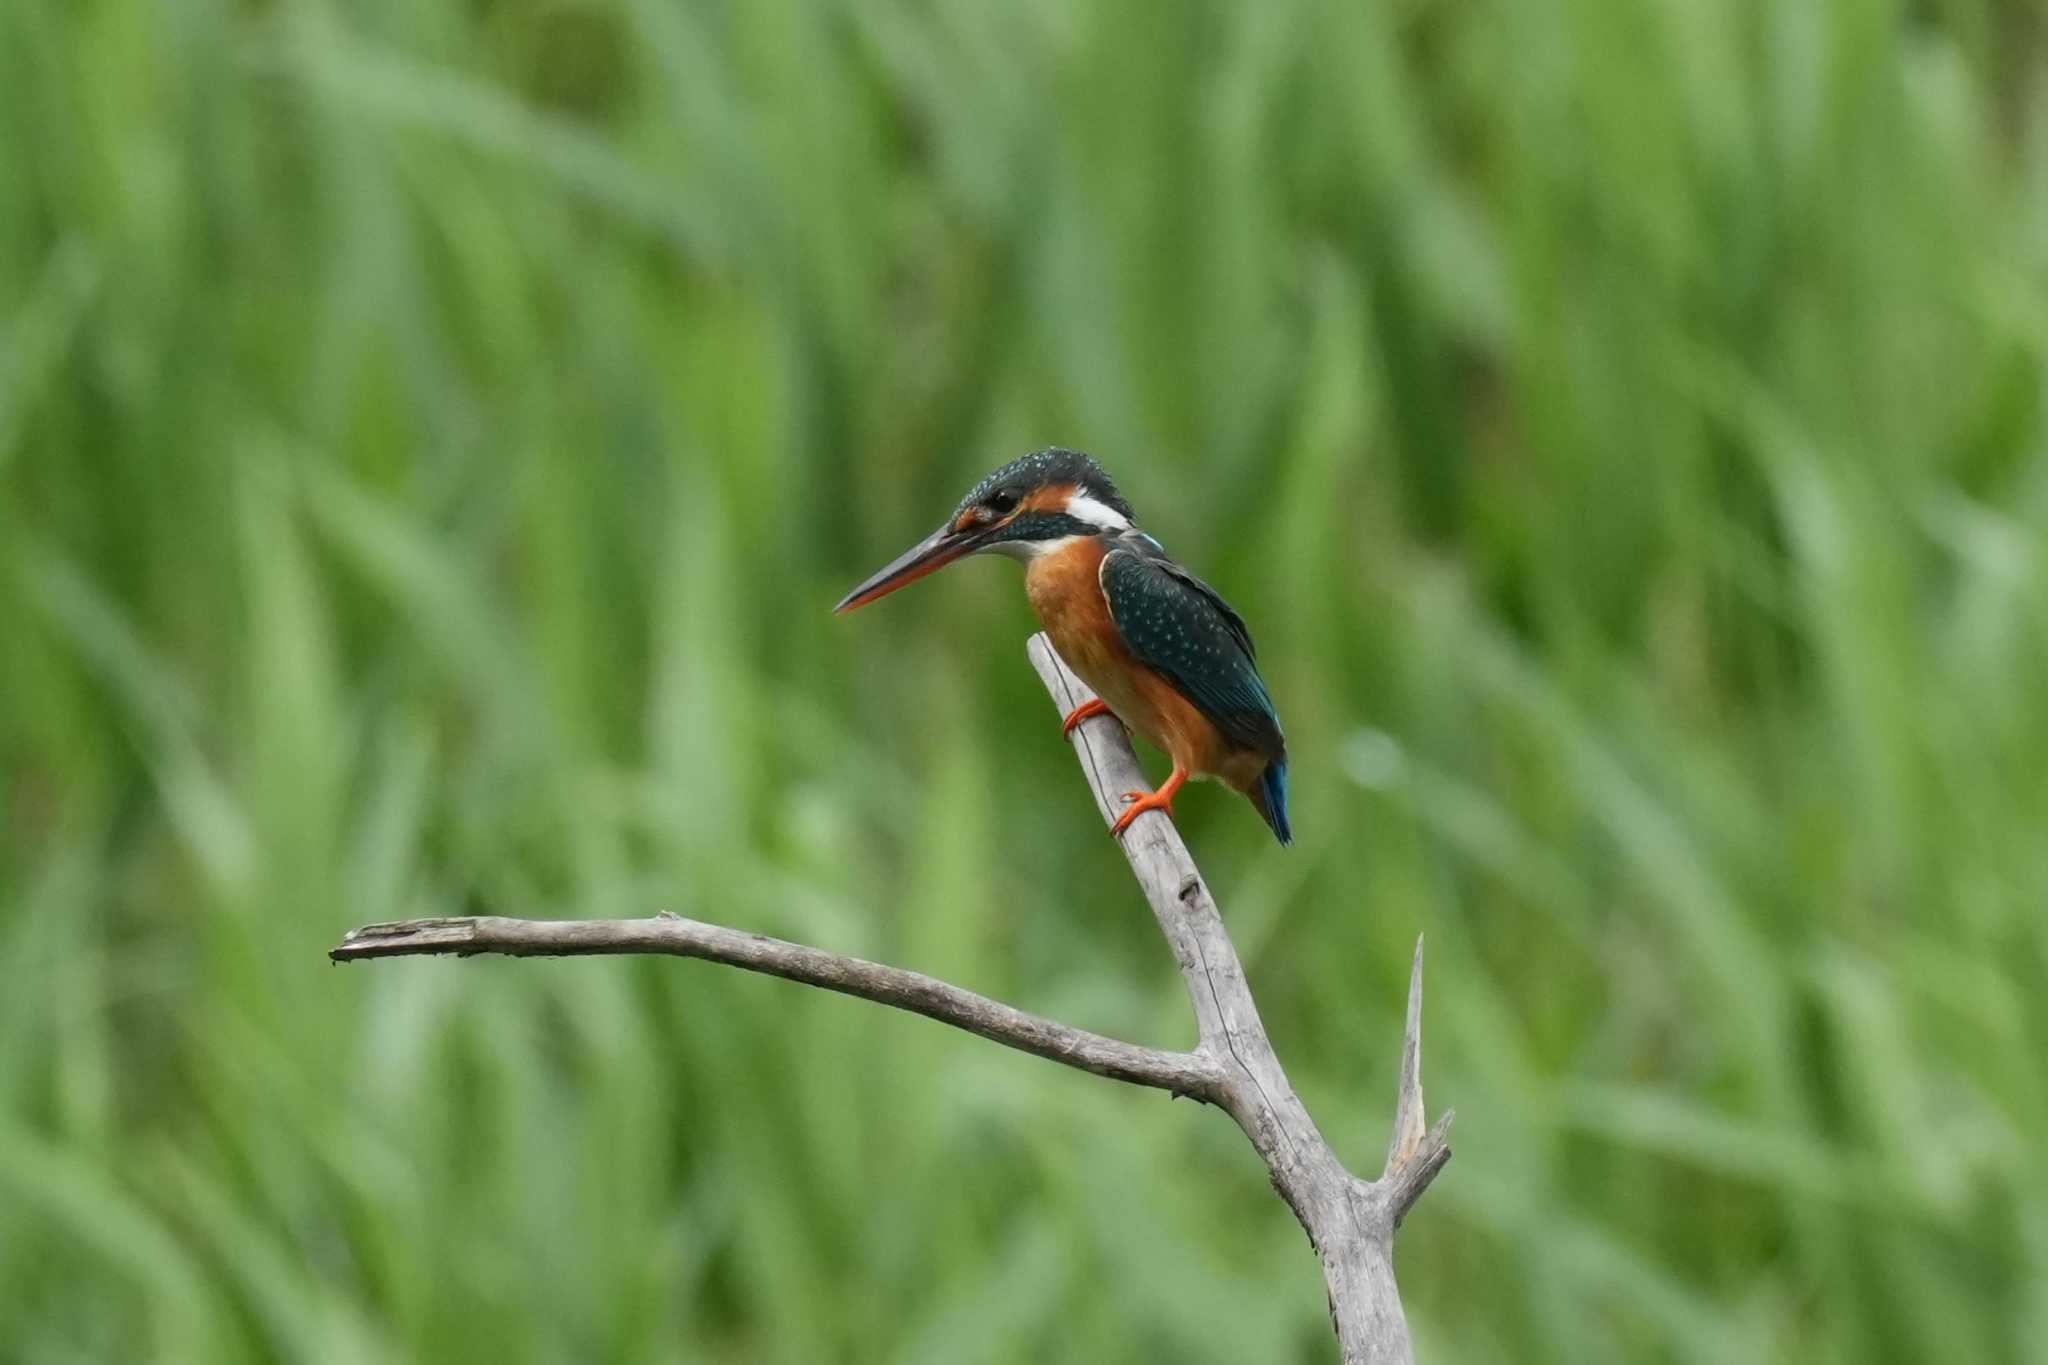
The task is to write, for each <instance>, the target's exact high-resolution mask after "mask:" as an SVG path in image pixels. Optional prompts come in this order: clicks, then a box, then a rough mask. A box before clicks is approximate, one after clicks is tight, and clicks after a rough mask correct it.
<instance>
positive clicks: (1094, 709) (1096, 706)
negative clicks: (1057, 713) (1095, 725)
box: [1060, 697, 1112, 739]
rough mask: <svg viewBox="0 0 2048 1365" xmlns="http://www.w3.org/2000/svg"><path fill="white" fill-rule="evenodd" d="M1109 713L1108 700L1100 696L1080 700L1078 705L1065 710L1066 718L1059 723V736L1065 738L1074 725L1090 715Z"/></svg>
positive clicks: (1072, 731) (1070, 732) (1072, 730)
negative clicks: (1067, 710)
mask: <svg viewBox="0 0 2048 1365" xmlns="http://www.w3.org/2000/svg"><path fill="white" fill-rule="evenodd" d="M1110 714H1112V712H1111V711H1110V709H1109V703H1108V702H1106V701H1104V700H1103V699H1102V698H1100V697H1090V698H1089V699H1088V700H1087V701H1084V702H1082V703H1081V704H1080V705H1079V706H1077V707H1075V708H1074V709H1073V710H1071V711H1069V712H1067V718H1066V720H1064V721H1063V722H1061V724H1060V738H1061V739H1065V738H1066V737H1067V736H1068V735H1071V734H1073V733H1074V727H1075V726H1076V725H1079V724H1080V723H1081V722H1082V721H1084V720H1086V719H1088V718H1089V717H1090V716H1107V715H1110Z"/></svg>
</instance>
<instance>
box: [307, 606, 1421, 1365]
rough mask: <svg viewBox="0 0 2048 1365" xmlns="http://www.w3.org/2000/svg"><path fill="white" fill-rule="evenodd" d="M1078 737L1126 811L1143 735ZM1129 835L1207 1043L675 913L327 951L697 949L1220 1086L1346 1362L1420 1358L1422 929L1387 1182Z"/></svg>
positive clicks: (480, 929) (1070, 704)
mask: <svg viewBox="0 0 2048 1365" xmlns="http://www.w3.org/2000/svg"><path fill="white" fill-rule="evenodd" d="M1030 655H1031V662H1032V666H1033V667H1034V668H1036V669H1037V670H1038V674H1039V677H1040V678H1042V679H1043V680H1044V681H1045V685H1046V689H1047V691H1049V692H1050V693H1051V694H1052V698H1053V701H1054V703H1055V704H1056V705H1057V706H1058V707H1059V709H1060V712H1061V714H1062V715H1064V714H1066V713H1068V712H1070V711H1072V710H1073V709H1074V708H1075V707H1077V706H1079V705H1081V703H1083V702H1085V701H1087V700H1089V699H1090V698H1091V697H1093V696H1094V693H1093V692H1091V691H1090V690H1089V689H1088V687H1087V685H1086V684H1085V683H1083V682H1082V681H1081V680H1080V679H1079V678H1077V677H1076V676H1074V673H1073V671H1072V670H1071V669H1069V668H1068V667H1067V666H1066V664H1065V662H1064V661H1062V660H1061V659H1060V657H1059V655H1058V654H1057V653H1055V652H1054V650H1053V648H1052V645H1051V643H1050V642H1049V641H1048V640H1047V639H1046V638H1045V637H1044V636H1043V635H1037V636H1033V637H1032V640H1031V644H1030ZM1072 738H1073V744H1074V749H1075V752H1076V754H1077V755H1078V756H1079V757H1080V760H1081V767H1082V771H1083V772H1084V774H1085V775H1086V777H1087V780H1088V787H1089V790H1090V791H1092V792H1093V793H1094V795H1095V804H1096V807H1097V808H1098V809H1099V810H1100V811H1101V812H1102V817H1103V821H1104V823H1105V824H1108V823H1113V822H1114V821H1115V819H1116V816H1117V815H1118V814H1119V813H1120V811H1121V810H1122V807H1123V799H1122V797H1123V793H1125V792H1127V791H1136V790H1139V789H1141V788H1143V787H1144V786H1145V782H1144V774H1143V772H1142V771H1141V770H1140V769H1139V767H1138V760H1137V756H1136V755H1135V754H1134V753H1132V751H1131V745H1130V739H1129V737H1128V736H1127V735H1126V734H1125V733H1124V730H1123V727H1122V726H1121V725H1120V724H1118V723H1117V722H1116V720H1115V719H1113V718H1111V717H1108V716H1103V717H1098V718H1096V719H1093V720H1090V721H1088V722H1086V723H1084V724H1082V725H1080V726H1078V727H1076V729H1075V731H1074V734H1073V737H1072ZM1121 842H1122V845H1123V850H1124V855H1125V857H1126V858H1127V859H1129V861H1130V864H1131V871H1132V872H1133V873H1134V874H1135V875H1136V876H1137V879H1138V884H1139V886H1140V887H1142V888H1143V890H1144V892H1145V899H1146V900H1147V902H1149V903H1150V905H1151V907H1152V914H1153V917H1154V918H1155V919H1157V920H1158V922H1159V928H1160V930H1161V932H1162V933H1164V934H1165V936H1166V941H1167V945H1168V946H1169V947H1170V948H1171V949H1172V951H1173V956H1174V960H1175V961H1176V962H1177V963H1178V964H1179V965H1180V970H1181V977H1182V980H1183V981H1184V982H1185V983H1186V986H1187V992H1188V1000H1189V1003H1190V1004H1191V1005H1192V1006H1193V1007H1194V1014H1195V1025H1196V1030H1197V1037H1198V1039H1199V1042H1198V1044H1197V1046H1196V1048H1195V1050H1194V1051H1193V1052H1169V1051H1163V1050H1160V1049H1157V1048H1147V1047H1139V1046H1137V1045H1136V1044H1133V1043H1126V1042H1121V1041H1119V1040H1117V1039H1115V1038H1107V1037H1104V1036H1103V1035H1101V1034H1098V1033H1089V1032H1087V1031H1085V1030H1082V1029H1076V1028H1069V1027H1068V1026H1066V1025H1065V1024H1061V1023H1057V1022H1055V1021H1053V1020H1050V1019H1045V1018H1041V1017H1039V1016H1038V1015H1034V1014H1027V1013H1025V1012H1024V1011H1022V1010H1019V1009H1015V1008H1013V1007H1011V1006H1009V1005H1005V1004H1003V1003H1002V1002H1000V1001H997V1000H991V999H989V998H988V997H986V996H982V995H976V994H975V993H974V992H972V991H967V990H962V989H961V988H960V987H958V986H953V985H949V984H947V983H946V982H943V981H939V980H937V979H935V978H933V977H929V976H925V975H923V974H921V973H918V972H910V971H904V970H902V969H901V968H897V967H888V966H883V965H882V964H880V963H875V962H867V961H863V960H862V959H859V958H852V957H842V956H840V955H839V954H837V953H828V952H825V951H823V950H821V949H817V948H810V947H806V946H804V945H803V944H798V943H788V942H785V941H784V940H782V939H776V938H768V937H765V936H763V935H760V934H752V933H747V932H745V931H743V930H739V929H729V928H726V927H724V926H722V925H716V924H703V923H699V922H698V921H696V920H688V919H682V918H680V917H678V916H675V915H668V914H664V915H661V916H658V917H656V918H654V919H633V920H525V919H508V918H505V917H502V916H496V915H485V916H476V917H473V918H461V919H423V920H400V921H395V922H392V923H388V924H369V925H364V926H363V927H362V928H360V929H356V930H353V931H351V932H350V933H349V935H348V936H347V937H346V938H344V939H343V940H342V941H341V943H340V944H339V945H338V946H337V947H335V948H334V949H333V950H332V951H331V952H330V953H329V956H330V957H332V958H333V959H334V960H335V961H337V962H352V961H357V960H359V959H363V958H377V957H405V956H412V955H417V954H431V953H454V954H458V955H462V956H468V955H470V954H474V953H504V954H509V955H512V956H516V957H545V956H573V955H581V954H597V953H666V954H670V955H673V956H677V957H694V958H699V959H702V960H704V961H707V962H720V963H724V964H726V965H727V966H732V967H741V968H744V969H746V970H748V971H755V972H765V973H767V974H768V975H770V976H779V977H783V978H785V979H787V980H790V981H797V982H801V983H803V984H805V985H809V986H819V987H823V988H824V989H826V990H832V991H839V992H841V993H842V994H845V995H852V996H857V997H859V998H860V999H863V1000H871V1001H874V1002H875V1003H876V1004H881V1005H889V1006H891V1007H893V1008H896V1009H902V1010H909V1011H911V1012H912V1013H915V1014H922V1015H924V1016H925V1017H927V1018H930V1019H936V1020H938V1021H939V1022H941V1023H945V1024H951V1025H953V1026H954V1027H955V1028H961V1029H965V1030H967V1031H968V1032H969V1033H974V1034H977V1035H979V1036H981V1037H983V1038H987V1039H989V1040H991V1041H993V1042H997V1043H1001V1044H1003V1045H1004V1046H1006V1047H1013V1048H1017V1049H1019V1050H1020V1051H1024V1052H1029V1053H1031V1054H1033V1055H1034V1056H1039V1057H1044V1058H1047V1059H1048V1060H1051V1061H1055V1062H1060V1063H1062V1064H1064V1065H1066V1066H1072V1067H1078V1068H1080V1069H1081V1070H1083V1071H1090V1072H1093V1073H1095V1074H1096V1075H1098V1076H1108V1077H1110V1078H1112V1079H1115V1080H1120V1081H1129V1082H1131V1083H1132V1084H1134V1085H1146V1086H1152V1087H1155V1088H1157V1089H1160V1090H1166V1091H1169V1092H1171V1093H1173V1094H1176V1095H1190V1096H1193V1097H1195V1098H1197V1099H1201V1100H1205V1101H1207V1102H1209V1103H1211V1104H1214V1105H1217V1106H1218V1107H1220V1108H1222V1109H1223V1110H1224V1111H1225V1112H1227V1113H1228V1114H1229V1115H1230V1116H1231V1118H1233V1119H1234V1120H1236V1122H1237V1125H1238V1127H1239V1128H1241V1129H1243V1130H1244V1134H1245V1136H1246V1137H1247V1138H1249V1139H1250V1140H1251V1144H1252V1147H1253V1149H1254V1150H1255V1151H1257V1152H1258V1154H1259V1158H1260V1159H1261V1160H1262V1161H1264V1162H1265V1164H1266V1169H1267V1171H1268V1172H1269V1173H1270V1174H1271V1176H1272V1181H1273V1187H1274V1188H1275V1189H1276V1190H1278V1191H1279V1192H1280V1195H1281V1197H1282V1198H1283V1199H1285V1200H1286V1201H1287V1204H1288V1207H1290V1208H1291V1209H1293V1210H1294V1215H1295V1217H1296V1218H1297V1219H1299V1220H1300V1222H1301V1225H1302V1227H1303V1228H1304V1229H1305V1230H1306V1231H1307V1232H1308V1236H1309V1242H1310V1244H1311V1245H1312V1246H1313V1247H1314V1248H1315V1251H1316V1255H1317V1257H1318V1258H1319V1259H1320V1261H1321V1262H1322V1267H1323V1280H1324V1283H1325V1285H1326V1286H1327V1287H1328V1290H1329V1295H1330V1318H1331V1322H1332V1324H1333V1325H1334V1326H1335V1328H1336V1331H1337V1340H1338V1344H1339V1348H1340V1350H1341V1351H1342V1354H1343V1360H1344V1362H1345V1365H1394V1363H1398V1362H1410V1361H1412V1360H1413V1359H1414V1353H1413V1349H1412V1347H1411V1346H1410V1344H1409V1337H1408V1324H1407V1320H1406V1318H1405V1316H1404V1315H1403V1313H1402V1311H1401V1297H1400V1291H1399V1289H1398V1288H1397V1287H1396V1285H1395V1282H1394V1263H1393V1243H1394V1230H1395V1229H1396V1228H1398V1227H1399V1226H1400V1224H1401V1219H1402V1218H1403V1217H1404V1216H1405V1215H1406V1214H1407V1212H1408V1210H1409V1209H1410V1208H1411V1207H1412V1206H1413V1205H1414V1203H1415V1201H1416V1200H1417V1199H1418V1198H1420V1197H1421V1195H1422V1192H1423V1191H1424V1190H1425V1189H1427V1188H1428V1186H1429V1183H1430V1181H1431V1180H1433V1179H1435V1178H1436V1174H1437V1172H1438V1171H1440V1170H1441V1169H1443V1165H1444V1163H1445V1162H1446V1161H1448V1160H1449V1159H1450V1155H1451V1149H1450V1147H1449V1146H1448V1145H1447V1144H1446V1142H1445V1136H1446V1134H1447V1132H1448V1131H1449V1128H1450V1122H1451V1115H1450V1113H1449V1112H1448V1111H1446V1112H1445V1113H1444V1115H1443V1117H1442V1118H1440V1119H1439V1120H1438V1121H1437V1123H1436V1125H1435V1126H1434V1127H1433V1128H1429V1129H1427V1130H1425V1128H1424V1113H1423V1104H1422V944H1421V942H1420V941H1419V940H1418V941H1417V943H1416V945H1415V961H1414V965H1413V967H1412V968H1411V970H1410V973H1409V979H1408V1016H1407V1027H1406V1028H1405V1030H1404V1032H1403V1037H1402V1049H1401V1083H1400V1092H1399V1095H1398V1096H1397V1100H1396V1105H1395V1119H1394V1129H1393V1134H1392V1136H1391V1137H1390V1138H1389V1140H1388V1143H1387V1159H1386V1164H1385V1166H1384V1167H1383V1168H1382V1170H1381V1173H1380V1176H1379V1178H1378V1179H1377V1180H1370V1181H1368V1180H1361V1179H1359V1178H1358V1177H1357V1176H1354V1175H1352V1174H1351V1173H1350V1172H1349V1171H1348V1170H1346V1169H1345V1166H1344V1163H1343V1161H1342V1160H1341V1159H1340V1158H1339V1157H1338V1156H1337V1154H1336V1153H1335V1152H1334V1151H1333V1150H1332V1149H1331V1147H1330V1144H1329V1143H1328V1142H1327V1141H1326V1140H1325V1139H1324V1137H1323V1135H1322V1133H1321V1132H1320V1131H1318V1130H1317V1128H1316V1125H1315V1121H1314V1120H1313V1119H1311V1118H1310V1117H1309V1114H1308V1110H1307V1108H1306V1107H1305V1106H1304V1105H1303V1104H1302V1102H1301V1099H1300V1097H1299V1096H1298V1095H1296V1094H1295V1092H1294V1087H1293V1085H1292V1084H1291V1083H1290V1082H1289V1081H1288V1079H1287V1073H1286V1071H1285V1070H1283V1069H1282V1068H1281V1065H1280V1060H1279V1058H1278V1057H1277V1056H1275V1055H1274V1052H1273V1046H1272V1043H1271V1042H1270V1041H1269V1040H1268V1038H1267V1037H1266V1029H1265V1025H1264V1024H1263V1023H1261V1022H1260V1020H1259V1011H1258V1006H1257V1005H1256V1004H1255V1003H1254V1002H1253V1000H1252V994H1251V987H1250V986H1249V984H1248V983H1247V982H1246V980H1245V974H1244V965H1243V963H1241V962H1240V961H1239V960H1238V956H1237V949H1236V948H1235V947H1234V946H1233V945H1232V943H1231V941H1230V935H1229V934H1228V933H1227V932H1225V930H1224V927H1223V917H1222V916H1221V915H1220V914H1218V913H1217V910H1216V903H1215V901H1214V900H1213V899H1212V898H1211V897H1210V895H1209V888H1208V885H1207V884H1206V883H1205V882H1204V881H1203V880H1202V875H1201V872H1200V871H1199V870H1198V869H1197V868H1196V867H1195V864H1194V860H1193V859H1192V858H1190V857H1189V856H1188V851H1187V846H1186V845H1185V844H1183V843H1182V842H1181V838H1180V833H1179V831H1178V830H1176V829H1175V828H1174V826H1173V822H1172V821H1171V820H1169V819H1168V818H1166V816H1165V815H1163V814H1161V813H1158V812H1151V813H1147V814H1144V815H1141V816H1139V817H1138V818H1137V819H1136V820H1135V821H1133V822H1132V824H1131V827H1130V829H1129V830H1128V831H1126V833H1125V836H1124V838H1123V840H1122V841H1121Z"/></svg>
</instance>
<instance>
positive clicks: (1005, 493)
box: [986, 488, 1023, 517]
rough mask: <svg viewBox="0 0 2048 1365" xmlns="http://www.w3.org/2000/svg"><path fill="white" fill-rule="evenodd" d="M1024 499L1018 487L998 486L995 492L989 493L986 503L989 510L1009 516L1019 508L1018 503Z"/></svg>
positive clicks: (1002, 515)
mask: <svg viewBox="0 0 2048 1365" xmlns="http://www.w3.org/2000/svg"><path fill="white" fill-rule="evenodd" d="M1022 501H1023V497H1022V496H1021V495H1020V494H1019V493H1018V492H1017V490H1016V489H1014V488H998V489H997V490H996V491H995V492H993V493H991V494H989V497H988V502H987V504H986V505H987V507H988V510H989V511H991V512H993V513H995V514H996V515H997V516H999V517H1007V516H1008V515H1010V513H1012V512H1014V511H1016V510H1017V504H1018V503H1020V502H1022Z"/></svg>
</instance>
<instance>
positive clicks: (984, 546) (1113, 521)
mask: <svg viewBox="0 0 2048 1365" xmlns="http://www.w3.org/2000/svg"><path fill="white" fill-rule="evenodd" d="M1135 520H1136V516H1135V514H1134V513H1133V512H1132V511H1131V505H1130V504H1129V503H1127V502H1125V501H1124V499H1123V495H1122V494H1121V493H1119V492H1117V491H1116V485H1115V484H1114V483H1112V482H1110V478H1109V475H1108V474H1107V473H1105V472H1104V471H1103V468H1102V466H1101V465H1099V464H1097V463H1095V461H1093V460H1091V459H1089V458H1088V457H1087V456H1086V455H1083V454H1082V453H1081V452H1080V451H1078V450H1061V449H1060V448H1059V447H1057V446H1054V447H1052V448H1050V449H1047V450H1040V451H1035V452H1033V453H1032V454H1029V455H1026V456H1024V457H1023V458H1022V459H1018V460H1012V461H1010V463H1008V464H1006V465H1004V466H1003V467H1002V468H1001V469H998V470H997V471H996V472H995V473H993V474H991V475H989V476H988V477H987V478H985V479H983V480H982V481H981V482H980V483H978V484H976V485H974V487H973V489H971V490H970V491H969V492H968V494H967V496H966V497H964V498H962V499H961V500H960V505H959V506H958V507H955V508H954V509H953V514H952V515H951V516H949V517H947V518H946V520H945V522H944V523H943V524H942V525H941V526H940V527H939V529H938V530H936V531H934V532H932V533H931V534H930V535H928V536H926V537H925V538H924V539H923V540H921V541H919V542H918V543H917V544H915V545H913V546H911V547H910V548H909V549H908V550H905V551H904V552H903V553H902V554H901V555H898V556H897V557H896V558H895V559H894V560H893V561H891V562H890V563H889V564H887V565H886V566H884V567H883V568H882V569H880V570H878V571H877V572H876V573H874V574H873V575H871V576H870V577H869V578H868V579H867V580H866V581H865V582H863V583H862V584H861V585H860V586H859V587H857V588H855V589H854V590H853V591H852V592H850V593H848V594H846V596H845V597H843V598H841V599H840V602H839V605H838V606H836V607H834V608H833V609H832V610H833V611H835V612H841V611H852V610H853V609H854V608H855V607H864V606H866V605H867V604H868V603H870V602H872V601H874V600H875V599H876V598H878V597H886V596H887V595H888V594H890V593H892V592H894V591H896V589H898V588H900V587H902V586H903V585H904V584H906V583H914V582H916V581H917V580H918V579H920V578H923V577H924V576H925V575H926V574H928V573H932V572H933V571H935V570H938V569H942V568H944V567H945V566H946V565H948V564H951V563H952V562H953V561H954V560H956V559H962V558H964V557H966V556H968V555H972V554H980V553H982V552H983V551H994V552H995V553H997V554H1007V555H1011V556H1013V557H1015V558H1017V559H1031V558H1033V557H1035V556H1037V555H1041V554H1045V553H1047V552H1049V551H1050V550H1052V549H1054V548H1055V547H1057V546H1059V545H1060V544H1062V543H1064V542H1066V541H1067V540H1069V539H1071V538H1073V537H1075V536H1092V535H1100V534H1101V533H1102V532H1104V531H1121V530H1126V529H1128V528H1129V527H1130V525H1131V524H1132V522H1133V521H1135Z"/></svg>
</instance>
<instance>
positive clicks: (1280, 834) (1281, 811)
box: [1245, 761, 1294, 844]
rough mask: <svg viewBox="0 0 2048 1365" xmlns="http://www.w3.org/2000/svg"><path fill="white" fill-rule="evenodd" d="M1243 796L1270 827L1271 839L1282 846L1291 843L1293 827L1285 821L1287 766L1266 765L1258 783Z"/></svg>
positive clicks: (1280, 764)
mask: <svg viewBox="0 0 2048 1365" xmlns="http://www.w3.org/2000/svg"><path fill="white" fill-rule="evenodd" d="M1245 794H1246V795H1247V796H1249V797H1251V799H1252V804H1253V805H1254V806H1256V807H1258V811H1259V814H1260V815H1262V816H1264V817H1265V820H1266V823H1267V824H1268V825H1270V826H1271V827H1272V830H1273V837H1274V838H1276V839H1278V840H1279V841H1280V842H1281V843H1283V844H1291V843H1293V842H1294V826H1293V825H1292V824H1291V823H1289V821H1288V819H1287V765H1286V764H1285V763H1281V762H1278V761H1275V762H1272V763H1268V764H1267V765H1266V771H1265V772H1263V773H1261V774H1260V775H1259V780H1258V782H1257V783H1256V784H1254V785H1253V787H1252V789H1251V790H1250V791H1249V792H1247V793H1245Z"/></svg>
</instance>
